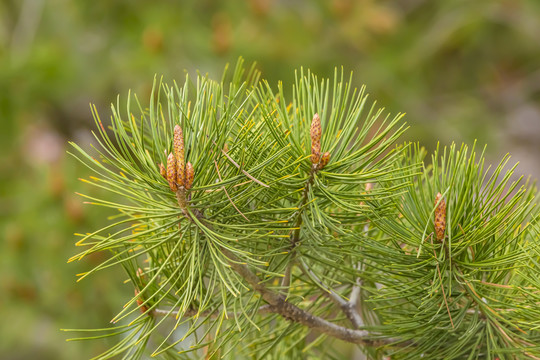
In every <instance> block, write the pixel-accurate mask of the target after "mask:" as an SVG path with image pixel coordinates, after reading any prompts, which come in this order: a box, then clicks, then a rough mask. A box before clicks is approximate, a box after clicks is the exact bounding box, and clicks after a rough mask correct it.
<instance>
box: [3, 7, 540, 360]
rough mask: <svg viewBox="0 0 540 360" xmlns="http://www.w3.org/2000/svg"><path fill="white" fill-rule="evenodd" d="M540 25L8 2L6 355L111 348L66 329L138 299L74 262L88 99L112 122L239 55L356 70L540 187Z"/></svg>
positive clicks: (474, 15) (365, 13) (478, 10)
mask: <svg viewBox="0 0 540 360" xmlns="http://www.w3.org/2000/svg"><path fill="white" fill-rule="evenodd" d="M538 19H540V3H539V2H538V1H535V0H512V1H510V0H506V1H476V2H471V1H439V2H428V1H425V0H407V1H374V0H362V1H353V0H332V1H313V2H310V1H295V2H288V1H279V0H250V1H229V2H218V1H208V0H202V1H201V0H199V1H196V0H187V1H181V2H176V1H163V2H146V1H140V0H139V1H127V0H118V1H110V2H97V3H96V2H88V1H82V0H48V1H46V0H21V1H14V0H11V1H10V0H8V1H3V2H0V150H1V151H2V154H3V156H2V157H1V158H0V214H1V216H0V234H1V236H2V239H3V241H2V242H1V243H0V273H1V275H0V291H1V293H2V296H1V297H0V304H1V305H2V306H1V307H0V315H1V316H2V319H3V322H4V324H8V326H2V328H1V330H0V335H1V336H0V358H7V359H15V358H20V359H25V358H29V359H30V358H32V359H33V358H36V352H39V358H42V359H46V358H50V359H72V358H87V357H89V356H91V355H92V354H97V353H98V352H99V351H100V350H102V349H99V348H97V347H99V346H100V345H99V343H97V342H92V343H75V344H74V343H70V344H66V343H64V342H63V340H64V339H65V337H66V335H65V334H62V333H59V331H58V329H59V328H61V327H70V326H73V325H74V324H76V325H77V326H78V327H82V326H88V327H98V326H101V325H103V323H105V322H107V321H108V320H110V319H111V317H112V316H113V313H114V309H115V307H116V306H118V304H121V303H122V301H123V300H125V299H126V298H127V297H128V296H129V295H130V294H124V293H123V289H121V288H120V289H116V288H112V284H113V282H111V281H107V280H108V279H107V278H106V277H108V276H113V277H116V278H117V279H122V275H121V274H116V273H104V274H102V275H98V276H95V277H94V279H93V281H92V282H84V281H83V282H82V283H80V284H77V285H73V280H74V275H75V273H77V272H82V271H84V270H85V269H87V268H90V267H92V264H90V263H89V264H87V265H88V266H85V265H84V264H83V263H80V264H70V265H67V264H66V263H65V261H66V259H67V258H68V257H69V256H71V255H73V254H74V253H75V252H76V249H75V248H74V246H73V242H74V240H73V238H68V237H66V235H65V234H68V233H70V232H74V231H76V229H81V228H82V229H88V230H90V229H93V228H95V226H94V224H95V220H94V219H95V215H96V211H97V210H96V209H90V208H86V207H84V206H83V205H82V202H81V200H80V199H79V198H78V197H77V196H76V195H75V194H74V191H75V190H76V189H77V188H79V189H80V185H78V184H76V183H75V182H72V181H71V179H73V178H74V175H73V174H75V173H77V174H81V172H82V169H77V168H76V167H78V166H79V165H76V164H75V162H74V161H72V160H71V159H69V160H67V159H66V156H65V144H66V139H72V140H76V141H77V142H78V143H84V142H85V141H87V140H85V139H89V133H88V130H87V129H88V128H89V127H90V125H91V123H92V120H91V114H90V111H89V108H88V103H90V102H93V103H95V104H96V106H97V108H98V111H99V112H100V113H102V114H106V113H107V107H108V102H109V100H110V99H112V98H114V96H116V95H117V94H118V93H119V92H124V91H125V89H128V88H131V89H133V90H134V91H135V92H137V93H138V94H139V95H140V96H141V97H144V98H146V97H147V96H146V95H147V94H148V92H149V91H150V89H151V85H152V81H153V77H154V75H155V74H159V75H164V76H166V77H167V78H169V79H172V78H182V77H183V72H184V70H185V69H187V70H188V71H194V69H204V71H208V72H209V73H210V74H211V75H214V76H215V75H217V74H219V73H220V72H221V70H222V68H223V66H224V64H225V63H226V62H235V60H236V59H237V58H238V56H243V57H245V58H246V60H247V62H251V61H256V62H257V63H258V68H259V69H260V70H261V71H262V73H263V75H264V77H265V78H266V79H268V80H269V81H270V82H271V83H272V82H274V83H275V82H277V81H278V79H281V80H283V81H284V82H287V83H290V82H291V80H292V74H293V71H292V70H293V69H294V68H298V67H300V66H305V67H309V68H311V69H312V70H313V71H314V72H316V73H318V74H320V75H321V76H328V75H330V74H331V73H332V72H333V69H334V67H335V66H341V65H343V66H344V68H345V70H346V71H349V70H353V71H354V72H355V74H356V75H355V79H359V80H360V81H361V82H362V83H364V84H366V85H367V87H368V92H370V93H371V94H373V96H374V97H375V98H377V99H379V100H380V101H381V103H384V104H386V105H388V111H390V112H392V113H397V112H398V111H403V112H406V113H407V121H408V123H409V124H410V125H411V129H410V131H409V132H408V137H409V139H410V140H421V141H422V143H423V144H426V145H427V146H428V147H431V148H433V147H434V146H435V144H436V142H437V141H438V140H440V141H441V142H442V143H443V144H448V143H450V142H451V141H456V142H461V141H465V142H468V143H472V140H473V139H475V138H478V139H479V143H480V144H483V143H488V144H489V147H488V156H489V155H492V156H493V157H496V158H499V157H500V156H501V154H503V153H506V152H508V151H510V152H511V153H512V154H513V155H514V159H516V160H520V161H521V163H522V166H521V167H520V168H519V169H518V170H519V171H520V172H522V173H525V174H529V173H532V174H533V175H534V176H536V177H538V176H539V175H540V170H539V168H538V166H537V163H536V160H535V158H534V154H536V153H538V151H539V150H540V121H539V120H540V47H539V46H538V43H539V42H540V35H539V34H540V21H538ZM357 85H358V86H359V85H361V84H360V83H359V84H357ZM93 191H96V190H95V189H94V190H93ZM94 260H95V261H99V259H94ZM89 261H92V260H89ZM105 295H106V296H105ZM90 307H91V308H92V313H93V314H97V313H99V314H101V317H100V318H89V317H88V316H87V313H88V312H87V311H86V310H87V309H89V308H90ZM73 314H80V315H79V317H80V318H78V319H75V318H74V317H73Z"/></svg>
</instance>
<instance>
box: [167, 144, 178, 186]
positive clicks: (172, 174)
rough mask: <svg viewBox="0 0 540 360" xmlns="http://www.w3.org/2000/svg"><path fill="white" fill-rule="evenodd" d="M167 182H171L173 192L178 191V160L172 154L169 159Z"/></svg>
mask: <svg viewBox="0 0 540 360" xmlns="http://www.w3.org/2000/svg"><path fill="white" fill-rule="evenodd" d="M167 181H168V182H169V187H170V188H171V191H174V192H176V190H178V187H177V185H176V159H175V158H174V155H173V154H172V153H170V154H169V157H168V158H167Z"/></svg>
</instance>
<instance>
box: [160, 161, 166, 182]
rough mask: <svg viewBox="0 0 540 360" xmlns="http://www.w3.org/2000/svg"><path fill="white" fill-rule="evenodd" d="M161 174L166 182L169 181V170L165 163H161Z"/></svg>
mask: <svg viewBox="0 0 540 360" xmlns="http://www.w3.org/2000/svg"><path fill="white" fill-rule="evenodd" d="M158 166H159V174H160V175H161V176H163V178H164V179H165V180H167V169H166V168H165V165H163V163H159V164H158Z"/></svg>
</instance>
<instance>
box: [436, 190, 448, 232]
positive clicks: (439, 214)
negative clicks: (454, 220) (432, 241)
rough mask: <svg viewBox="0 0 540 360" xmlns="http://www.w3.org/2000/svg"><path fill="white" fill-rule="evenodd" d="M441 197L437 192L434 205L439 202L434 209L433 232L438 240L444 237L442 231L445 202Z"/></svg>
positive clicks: (444, 227) (444, 218)
mask: <svg viewBox="0 0 540 360" xmlns="http://www.w3.org/2000/svg"><path fill="white" fill-rule="evenodd" d="M441 198H442V195H441V193H438V194H437V197H436V198H435V205H437V203H439V205H437V208H436V209H435V233H436V235H437V240H439V241H442V240H443V239H444V231H445V230H446V202H445V201H444V199H441ZM439 200H440V202H439Z"/></svg>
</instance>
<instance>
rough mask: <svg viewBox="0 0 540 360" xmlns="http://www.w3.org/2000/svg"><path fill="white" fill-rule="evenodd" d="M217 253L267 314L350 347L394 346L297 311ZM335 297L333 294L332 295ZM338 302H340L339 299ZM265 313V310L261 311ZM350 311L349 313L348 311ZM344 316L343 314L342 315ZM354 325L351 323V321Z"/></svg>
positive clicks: (232, 256)
mask: <svg viewBox="0 0 540 360" xmlns="http://www.w3.org/2000/svg"><path fill="white" fill-rule="evenodd" d="M195 216H197V218H198V219H200V220H203V221H204V215H203V214H202V213H197V214H195ZM189 219H190V220H191V221H193V219H191V218H189ZM220 250H221V252H222V253H223V255H225V257H226V258H227V263H228V264H229V266H230V267H231V268H232V269H233V270H234V271H235V272H236V273H237V274H238V275H240V277H242V278H243V279H244V280H245V281H246V282H247V283H248V284H249V285H250V286H251V287H252V288H253V290H255V291H257V292H258V293H259V294H261V296H262V298H263V300H264V301H266V302H267V303H268V305H269V307H268V311H269V312H271V313H275V314H279V315H280V316H282V317H283V318H285V319H287V320H289V321H293V322H296V323H299V324H302V325H304V326H307V327H309V328H310V329H313V330H316V331H320V332H322V333H324V334H327V335H329V336H332V337H335V338H336V339H340V340H343V341H347V342H350V343H354V344H362V345H366V346H380V345H388V344H392V343H396V342H397V340H396V339H374V335H373V334H371V333H370V332H369V331H367V330H357V329H350V328H346V327H344V326H340V325H337V324H334V323H332V322H329V321H327V320H325V319H323V318H321V317H318V316H316V315H313V314H312V313H309V312H307V311H305V310H302V309H300V308H299V307H297V306H296V305H293V304H291V303H290V302H288V301H287V300H286V297H285V296H283V295H282V294H279V293H277V292H274V291H272V290H270V289H268V288H267V287H266V286H265V285H264V284H262V282H261V279H260V278H259V277H258V276H257V275H256V274H255V273H253V272H252V271H251V269H250V268H249V267H248V265H247V264H245V263H243V262H242V261H240V259H238V257H237V256H236V255H235V254H234V253H233V252H232V251H230V250H229V249H227V248H225V247H220ZM336 296H337V294H336ZM341 300H342V299H341ZM346 305H347V306H346V309H350V306H348V305H349V304H348V303H346ZM265 311H266V309H265ZM348 311H350V310H348ZM345 314H347V312H345ZM353 324H354V322H353ZM406 344H407V343H405V342H400V343H399V345H400V346H404V345H406Z"/></svg>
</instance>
